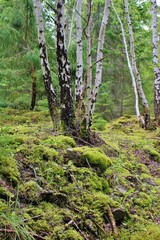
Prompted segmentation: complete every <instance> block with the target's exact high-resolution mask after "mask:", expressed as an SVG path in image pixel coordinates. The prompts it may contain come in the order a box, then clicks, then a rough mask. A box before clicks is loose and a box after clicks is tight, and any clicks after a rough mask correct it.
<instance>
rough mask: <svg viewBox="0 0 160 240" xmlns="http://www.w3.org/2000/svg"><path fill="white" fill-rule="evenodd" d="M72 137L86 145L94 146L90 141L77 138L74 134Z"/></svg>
mask: <svg viewBox="0 0 160 240" xmlns="http://www.w3.org/2000/svg"><path fill="white" fill-rule="evenodd" d="M73 138H75V139H77V140H79V141H81V142H83V143H85V144H87V145H88V146H90V147H94V146H93V145H92V144H91V143H89V142H87V141H85V140H83V139H82V138H79V137H76V136H73Z"/></svg>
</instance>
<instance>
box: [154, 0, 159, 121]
mask: <svg viewBox="0 0 160 240" xmlns="http://www.w3.org/2000/svg"><path fill="white" fill-rule="evenodd" d="M157 24H158V20H157V1H156V0H152V46H153V64H154V113H155V119H156V120H158V119H159V117H160V67H159V65H158V64H159V59H158V34H157Z"/></svg>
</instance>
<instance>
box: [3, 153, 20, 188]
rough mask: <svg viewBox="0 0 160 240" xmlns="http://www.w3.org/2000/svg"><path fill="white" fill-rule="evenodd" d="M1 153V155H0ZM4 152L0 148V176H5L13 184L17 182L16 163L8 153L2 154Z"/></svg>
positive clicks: (18, 176) (18, 175) (18, 174)
mask: <svg viewBox="0 0 160 240" xmlns="http://www.w3.org/2000/svg"><path fill="white" fill-rule="evenodd" d="M1 151H2V152H1ZM1 154H2V155H1ZM3 154H4V152H3V150H2V149H1V150H0V176H2V177H5V178H6V179H7V180H8V181H11V182H12V183H13V184H15V185H16V184H17V183H18V182H19V178H20V173H19V171H18V169H17V164H16V161H15V160H14V158H12V157H10V156H9V155H8V156H7V155H6V156H5V155H3Z"/></svg>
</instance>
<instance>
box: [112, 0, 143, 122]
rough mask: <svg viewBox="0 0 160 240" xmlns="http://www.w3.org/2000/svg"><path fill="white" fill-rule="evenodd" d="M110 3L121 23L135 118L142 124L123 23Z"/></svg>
mask: <svg viewBox="0 0 160 240" xmlns="http://www.w3.org/2000/svg"><path fill="white" fill-rule="evenodd" d="M111 4H112V8H113V10H114V12H115V14H116V16H117V19H118V21H119V23H120V25H121V30H122V37H123V43H124V47H125V53H126V58H127V63H128V68H129V71H130V75H131V79H132V86H133V89H134V94H135V109H136V115H137V119H138V120H139V121H141V122H142V123H143V124H144V120H143V118H142V117H141V115H140V111H139V99H138V91H137V86H136V80H135V77H134V74H133V70H132V66H131V62H130V58H129V54H128V47H127V42H126V37H125V32H124V27H123V23H122V21H121V19H120V17H119V15H118V13H117V11H116V9H115V7H114V4H113V1H112V0H111Z"/></svg>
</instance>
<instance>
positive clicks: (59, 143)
mask: <svg viewBox="0 0 160 240" xmlns="http://www.w3.org/2000/svg"><path fill="white" fill-rule="evenodd" d="M43 143H44V144H45V145H47V146H49V147H52V148H55V149H66V148H69V147H75V146H76V143H75V141H74V139H73V138H71V137H67V136H63V135H60V136H54V137H52V136H50V137H49V138H47V139H46V140H44V141H43Z"/></svg>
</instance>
